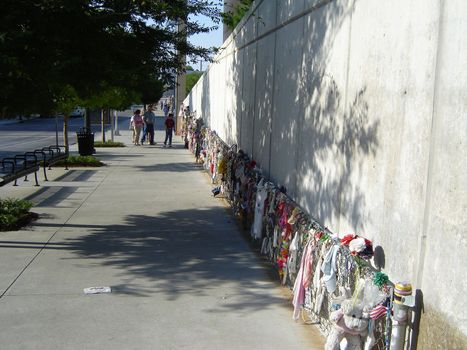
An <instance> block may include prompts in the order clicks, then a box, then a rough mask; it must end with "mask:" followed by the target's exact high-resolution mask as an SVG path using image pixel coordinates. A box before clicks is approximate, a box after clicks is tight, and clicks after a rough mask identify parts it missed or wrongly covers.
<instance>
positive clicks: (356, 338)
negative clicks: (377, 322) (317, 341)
mask: <svg viewBox="0 0 467 350" xmlns="http://www.w3.org/2000/svg"><path fill="white" fill-rule="evenodd" d="M330 319H331V322H332V324H333V328H332V330H331V332H330V333H329V335H328V337H327V340H326V345H325V350H339V344H340V342H341V341H342V339H344V338H345V339H346V340H347V348H346V349H347V350H361V349H362V343H363V341H364V339H365V337H366V335H367V333H368V318H367V317H366V314H364V310H363V304H362V303H360V302H358V301H357V302H356V301H355V300H352V299H346V300H344V301H343V302H342V306H341V308H340V309H339V310H336V311H334V312H332V313H331V317H330Z"/></svg>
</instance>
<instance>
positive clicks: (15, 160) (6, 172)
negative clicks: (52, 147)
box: [0, 152, 39, 187]
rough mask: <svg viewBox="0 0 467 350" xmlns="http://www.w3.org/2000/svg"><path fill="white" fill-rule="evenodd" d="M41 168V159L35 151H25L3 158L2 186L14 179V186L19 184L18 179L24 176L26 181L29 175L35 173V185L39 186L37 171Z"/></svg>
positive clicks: (1, 169)
mask: <svg viewBox="0 0 467 350" xmlns="http://www.w3.org/2000/svg"><path fill="white" fill-rule="evenodd" d="M38 170H39V161H38V159H37V155H36V154H35V153H34V152H25V153H23V154H18V155H15V156H14V157H7V158H3V159H2V160H1V168H0V187H2V186H5V185H6V184H8V183H10V182H12V181H14V182H15V183H14V185H13V186H18V183H17V180H18V179H19V178H21V177H23V176H24V181H28V175H29V174H32V173H34V178H35V180H36V184H35V186H39V182H38V181H37V171H38Z"/></svg>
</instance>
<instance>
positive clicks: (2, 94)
mask: <svg viewBox="0 0 467 350" xmlns="http://www.w3.org/2000/svg"><path fill="white" fill-rule="evenodd" d="M189 14H203V15H207V16H209V17H211V18H214V19H216V20H217V19H218V10H217V7H216V4H215V3H214V2H213V1H209V0H190V1H188V2H186V1H185V0H139V1H138V0H121V1H115V0H35V1H30V0H4V1H2V12H1V14H0V67H1V68H0V81H2V84H1V85H0V107H1V112H2V115H3V116H7V115H14V114H28V113H53V112H58V111H60V112H64V113H65V114H66V113H67V112H69V111H70V110H71V109H72V108H73V107H74V106H76V104H75V103H77V102H79V103H80V105H83V106H87V105H94V104H96V103H97V102H98V101H100V103H102V104H103V105H104V104H106V105H110V104H112V106H111V107H113V108H116V107H117V106H116V105H117V104H118V105H121V104H122V101H124V102H125V103H126V104H127V105H128V104H130V103H131V102H143V100H145V101H148V98H149V99H150V96H149V95H150V94H151V93H150V92H148V91H147V89H148V88H158V87H160V86H162V85H163V84H169V85H170V84H172V83H173V82H172V79H173V78H172V77H173V74H174V72H176V71H177V70H178V69H182V68H184V66H182V65H181V64H182V62H181V60H180V59H179V56H178V55H177V50H178V52H179V53H180V54H181V55H188V56H198V57H200V58H203V59H209V55H210V53H211V52H212V50H209V49H204V48H200V47H195V46H193V45H192V44H190V43H189V42H187V41H186V40H184V39H185V37H186V36H187V35H188V36H189V35H191V34H195V33H199V32H207V31H209V30H210V29H211V28H208V27H205V26H202V25H200V24H199V23H196V22H194V21H193V20H192V19H190V18H192V16H189ZM180 19H183V20H184V21H185V23H186V26H185V27H184V28H185V29H184V32H183V33H180V32H177V30H176V24H177V21H179V20H180ZM115 94H116V95H115ZM153 95H154V96H157V95H158V93H155V94H153ZM96 96H97V97H96ZM109 96H113V97H115V96H120V97H122V96H123V97H124V99H123V100H118V99H114V98H109V99H108V100H107V101H105V100H106V98H108V97H109ZM74 104H75V105H74Z"/></svg>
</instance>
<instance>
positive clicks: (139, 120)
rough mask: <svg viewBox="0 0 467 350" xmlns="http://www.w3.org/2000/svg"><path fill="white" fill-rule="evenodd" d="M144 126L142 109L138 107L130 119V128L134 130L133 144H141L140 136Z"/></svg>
mask: <svg viewBox="0 0 467 350" xmlns="http://www.w3.org/2000/svg"><path fill="white" fill-rule="evenodd" d="M142 127H143V117H142V116H141V110H139V109H137V110H136V111H135V114H133V116H132V117H131V119H130V129H131V130H133V144H134V145H136V146H140V143H139V138H140V134H141V128H142Z"/></svg>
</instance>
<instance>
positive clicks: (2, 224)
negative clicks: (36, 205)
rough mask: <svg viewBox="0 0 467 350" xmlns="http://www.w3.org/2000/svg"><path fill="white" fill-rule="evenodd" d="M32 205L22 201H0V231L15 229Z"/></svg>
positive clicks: (10, 199)
mask: <svg viewBox="0 0 467 350" xmlns="http://www.w3.org/2000/svg"><path fill="white" fill-rule="evenodd" d="M32 206H33V204H32V203H31V202H30V201H27V200H24V199H13V198H7V199H0V231H7V230H13V229H17V228H18V226H20V224H21V223H22V222H23V221H24V220H25V218H26V217H27V215H28V213H29V209H31V208H32Z"/></svg>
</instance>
